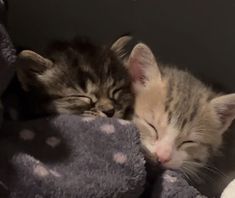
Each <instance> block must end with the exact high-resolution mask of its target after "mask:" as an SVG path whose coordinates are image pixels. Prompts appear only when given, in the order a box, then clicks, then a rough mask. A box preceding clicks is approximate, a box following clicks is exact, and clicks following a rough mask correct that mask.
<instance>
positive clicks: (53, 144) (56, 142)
mask: <svg viewBox="0 0 235 198" xmlns="http://www.w3.org/2000/svg"><path fill="white" fill-rule="evenodd" d="M60 142H61V140H60V139H59V138H57V137H55V136H52V137H49V138H47V139H46V144H47V145H49V146H51V147H53V148H55V147H56V146H58V145H59V144H60Z"/></svg>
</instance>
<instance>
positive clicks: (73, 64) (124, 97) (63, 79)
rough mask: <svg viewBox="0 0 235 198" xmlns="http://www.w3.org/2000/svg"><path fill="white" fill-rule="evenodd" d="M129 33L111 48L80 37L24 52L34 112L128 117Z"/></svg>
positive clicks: (22, 64) (21, 67)
mask: <svg viewBox="0 0 235 198" xmlns="http://www.w3.org/2000/svg"><path fill="white" fill-rule="evenodd" d="M129 39H130V38H129V37H127V36H124V37H121V38H119V39H118V40H117V41H116V42H114V44H113V45H112V46H111V47H107V46H96V45H94V44H93V43H91V42H89V41H87V40H84V39H80V40H74V41H72V42H57V43H55V44H53V45H51V46H50V47H49V49H48V50H47V52H46V53H45V55H44V56H41V55H39V54H37V53H35V52H33V51H30V50H24V51H22V52H21V53H20V54H19V60H18V64H17V76H18V79H19V81H20V84H21V86H22V88H23V90H24V91H25V93H26V94H27V96H26V97H25V98H26V99H27V101H26V103H27V105H28V107H27V109H31V114H34V115H37V116H38V115H39V116H41V115H46V114H58V113H73V114H92V115H101V116H108V117H112V116H115V117H119V118H127V117H128V113H129V110H130V109H131V108H130V107H131V106H132V104H133V95H132V91H131V82H130V79H129V76H128V72H127V69H126V68H125V66H124V63H123V61H122V60H121V56H122V49H123V47H124V46H125V45H126V43H127V42H128V41H129Z"/></svg>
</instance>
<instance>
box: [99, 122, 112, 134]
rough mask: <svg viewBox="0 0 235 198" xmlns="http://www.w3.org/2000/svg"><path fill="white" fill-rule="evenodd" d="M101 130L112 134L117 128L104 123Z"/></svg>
mask: <svg viewBox="0 0 235 198" xmlns="http://www.w3.org/2000/svg"><path fill="white" fill-rule="evenodd" d="M100 130H101V131H102V132H104V133H105V134H112V133H114V132H115V128H114V126H113V125H111V124H104V125H102V126H101V127H100Z"/></svg>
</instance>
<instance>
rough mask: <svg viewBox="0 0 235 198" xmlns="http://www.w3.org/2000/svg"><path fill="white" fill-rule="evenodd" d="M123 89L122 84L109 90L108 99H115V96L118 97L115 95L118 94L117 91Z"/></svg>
mask: <svg viewBox="0 0 235 198" xmlns="http://www.w3.org/2000/svg"><path fill="white" fill-rule="evenodd" d="M123 89H125V87H124V86H122V87H118V88H115V89H113V90H112V91H111V92H110V99H117V98H118V97H117V96H118V93H119V92H120V91H122V90H123Z"/></svg>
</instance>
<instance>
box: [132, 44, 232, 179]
mask: <svg viewBox="0 0 235 198" xmlns="http://www.w3.org/2000/svg"><path fill="white" fill-rule="evenodd" d="M128 68H129V71H130V74H131V76H132V81H133V89H134V92H135V94H136V101H135V107H134V111H135V118H134V122H135V123H136V124H137V126H138V127H139V129H140V135H141V141H142V144H143V147H144V149H145V151H146V154H147V156H148V157H149V158H150V159H152V160H153V161H155V162H156V163H159V164H160V165H161V166H162V167H164V168H168V169H178V170H181V171H182V172H183V173H185V175H186V177H188V176H189V177H190V178H193V180H199V179H200V178H199V176H198V174H199V173H198V172H199V170H200V169H201V168H202V169H210V168H208V164H209V162H210V158H211V157H214V156H218V155H219V154H220V148H221V146H222V143H223V134H224V132H225V131H227V129H228V127H229V126H230V125H231V123H232V121H233V119H234V118H235V94H228V95H223V94H218V93H215V92H214V91H212V90H211V89H210V88H209V87H207V86H205V85H204V84H203V83H201V82H200V81H199V80H197V79H196V78H195V77H193V76H192V75H191V74H189V73H188V72H185V71H181V70H178V69H176V68H173V67H168V66H165V65H159V64H158V63H157V61H156V59H155V57H154V55H153V53H152V52H151V50H150V49H149V48H148V47H147V46H146V45H145V44H142V43H139V44H137V45H136V46H135V47H134V49H133V51H132V53H131V55H130V58H129V60H128ZM234 156H235V155H234Z"/></svg>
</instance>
